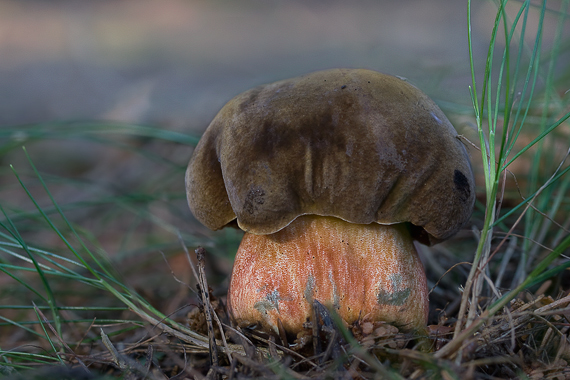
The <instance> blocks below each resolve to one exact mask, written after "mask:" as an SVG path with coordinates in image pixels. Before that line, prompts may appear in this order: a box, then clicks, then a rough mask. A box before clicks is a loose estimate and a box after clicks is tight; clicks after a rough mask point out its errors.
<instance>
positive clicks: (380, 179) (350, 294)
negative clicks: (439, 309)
mask: <svg viewBox="0 0 570 380" xmlns="http://www.w3.org/2000/svg"><path fill="white" fill-rule="evenodd" d="M186 191H187V196H188V203H189V206H190V209H191V211H192V212H193V214H194V215H195V217H196V218H197V219H198V220H199V221H200V222H202V223H203V224H204V225H205V226H207V227H209V228H210V229H212V230H218V229H221V228H223V227H225V226H227V225H232V224H233V225H235V224H236V222H237V226H239V228H241V229H242V230H244V231H245V234H244V237H243V240H242V242H241V244H240V247H239V249H238V252H237V254H236V258H235V262H234V267H233V271H232V276H231V281H230V288H229V292H228V307H229V310H230V312H231V314H232V315H233V317H234V318H235V321H236V322H237V324H238V325H239V326H241V327H251V326H257V328H259V329H261V330H263V331H265V332H268V333H272V334H279V331H280V329H284V330H285V332H287V333H289V334H296V333H298V332H300V331H301V330H303V324H304V322H306V321H307V320H308V319H309V318H310V316H311V310H312V309H311V308H312V302H313V301H314V300H318V301H320V302H321V303H323V304H325V305H327V306H328V307H329V308H333V309H334V310H335V311H336V312H337V313H338V315H340V317H341V318H342V319H343V320H344V321H345V322H346V323H348V324H350V323H354V322H355V321H357V320H360V321H386V322H389V323H393V324H395V325H396V326H398V327H400V328H401V329H403V330H404V331H418V330H425V326H426V323H427V316H428V292H427V285H426V276H425V272H424V269H423V266H422V263H421V261H420V259H419V257H418V254H417V252H416V249H415V247H414V243H413V240H414V239H415V240H417V241H419V242H421V243H424V244H427V245H432V244H435V243H437V242H440V241H442V240H445V239H447V238H449V237H450V236H452V235H453V234H455V233H456V232H457V231H458V230H459V229H460V228H461V226H462V225H463V224H464V223H466V222H467V220H468V219H469V217H470V215H471V212H472V210H473V204H474V200H475V191H474V179H473V173H472V170H471V165H470V162H469V157H468V155H467V152H466V150H465V147H464V146H463V144H462V143H461V141H460V140H459V139H458V136H457V132H456V131H455V129H454V128H453V126H452V125H451V123H450V122H449V120H448V119H447V118H446V116H445V115H444V114H443V112H442V111H441V110H440V109H439V107H438V106H437V105H436V104H435V103H434V102H433V101H432V100H430V99H429V98H428V97H427V96H426V95H425V94H424V93H422V92H421V91H420V90H418V89H417V88H416V87H414V86H412V85H411V84H409V83H408V82H406V81H405V80H402V79H400V78H397V77H394V76H390V75H385V74H381V73H378V72H375V71H371V70H364V69H333V70H325V71H319V72H314V73H311V74H308V75H305V76H301V77H298V78H293V79H287V80H283V81H279V82H275V83H271V84H267V85H263V86H259V87H255V88H253V89H251V90H249V91H246V92H244V93H242V94H240V95H238V96H236V97H235V98H233V99H232V100H230V101H229V102H228V103H227V104H226V105H225V106H224V107H223V108H222V109H221V110H220V112H219V113H218V114H217V116H216V117H215V118H214V120H213V121H212V122H211V124H210V125H209V127H208V128H207V130H206V132H205V133H204V135H203V137H202V139H201V140H200V142H199V143H198V145H197V147H196V149H195V151H194V153H193V156H192V158H191V160H190V163H189V165H188V170H187V173H186Z"/></svg>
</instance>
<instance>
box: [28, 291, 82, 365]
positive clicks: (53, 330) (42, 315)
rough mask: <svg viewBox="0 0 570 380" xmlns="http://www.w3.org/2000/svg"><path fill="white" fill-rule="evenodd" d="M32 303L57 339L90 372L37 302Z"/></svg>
mask: <svg viewBox="0 0 570 380" xmlns="http://www.w3.org/2000/svg"><path fill="white" fill-rule="evenodd" d="M32 304H33V305H34V309H35V311H36V313H38V315H39V316H40V318H41V319H42V320H43V321H44V323H45V324H46V325H47V326H48V327H49V328H50V330H51V331H52V333H53V334H54V335H55V336H56V337H57V339H58V340H59V341H60V343H61V345H62V346H63V347H64V348H65V349H66V350H68V351H69V352H71V355H72V356H73V357H74V358H75V359H77V361H78V363H79V364H80V365H81V367H82V368H83V369H84V370H85V372H87V373H90V372H89V370H88V369H87V367H86V366H85V364H84V363H83V362H82V361H81V359H79V357H78V355H77V354H76V353H75V352H73V350H72V349H71V347H69V346H68V345H67V343H65V341H64V340H63V338H62V337H61V336H59V335H58V333H57V331H56V329H55V328H54V327H53V326H52V324H51V323H49V320H48V319H47V318H46V316H45V314H44V313H42V311H41V310H40V309H39V308H38V307H37V306H36V304H35V303H34V302H32Z"/></svg>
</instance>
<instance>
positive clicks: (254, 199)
mask: <svg viewBox="0 0 570 380" xmlns="http://www.w3.org/2000/svg"><path fill="white" fill-rule="evenodd" d="M264 196H265V191H263V189H262V188H260V187H258V186H256V187H252V188H251V189H250V190H249V191H248V192H247V195H246V197H245V202H244V204H243V209H244V210H245V211H246V212H247V213H249V214H254V213H255V212H256V211H257V205H262V204H263V203H264V202H265V199H264Z"/></svg>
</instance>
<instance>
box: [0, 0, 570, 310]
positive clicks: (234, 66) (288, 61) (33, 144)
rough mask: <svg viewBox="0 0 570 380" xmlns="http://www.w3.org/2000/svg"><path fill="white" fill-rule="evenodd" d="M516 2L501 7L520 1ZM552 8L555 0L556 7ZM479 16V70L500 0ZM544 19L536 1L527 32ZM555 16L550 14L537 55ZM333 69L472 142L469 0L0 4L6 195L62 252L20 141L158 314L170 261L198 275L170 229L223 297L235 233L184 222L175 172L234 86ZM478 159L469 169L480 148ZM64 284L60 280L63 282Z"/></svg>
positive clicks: (166, 302)
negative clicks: (421, 101)
mask: <svg viewBox="0 0 570 380" xmlns="http://www.w3.org/2000/svg"><path fill="white" fill-rule="evenodd" d="M509 4H511V3H509ZM512 4H513V5H512V7H511V6H509V9H508V10H509V13H508V14H509V16H510V17H514V15H516V11H518V7H519V5H520V4H519V3H518V2H512ZM559 7H560V2H559V1H549V2H548V8H549V9H552V10H557V9H559ZM472 12H473V25H472V26H473V36H474V40H473V49H474V61H475V66H476V67H477V68H478V72H477V75H478V76H480V75H481V74H482V73H483V70H484V64H485V59H486V54H487V49H488V39H489V36H490V35H491V30H492V27H493V23H494V17H495V14H496V5H495V3H494V2H492V1H482V0H481V1H479V0H478V1H473V6H472ZM537 16H538V11H537V10H536V9H532V10H531V12H530V16H529V22H528V25H527V28H528V31H527V33H528V35H529V36H530V38H534V31H536V28H537V24H538V23H537V20H538V17H537ZM557 19H558V15H557V14H556V12H554V11H549V12H547V15H546V21H545V24H544V28H545V29H544V43H543V47H544V48H545V49H547V48H548V44H549V41H551V40H552V36H553V35H554V33H555V30H556V25H557V23H556V20H557ZM566 27H568V23H566ZM567 29H568V28H567ZM498 43H499V46H502V45H501V44H502V42H501V41H498ZM528 43H529V44H530V46H532V43H533V42H532V40H529V42H528ZM566 57H568V54H567V49H566ZM566 62H568V61H566ZM561 65H562V66H564V65H563V64H561ZM566 66H567V65H566ZM333 67H354V68H356V67H361V68H369V69H374V70H378V71H381V72H385V73H389V74H395V75H399V76H402V77H406V78H407V79H408V80H409V81H410V82H411V83H413V84H415V85H416V86H417V87H419V88H420V89H422V90H423V91H424V92H426V93H427V94H428V95H430V96H431V97H432V98H433V99H434V100H435V101H436V102H437V103H438V104H439V105H440V106H441V107H442V109H443V110H444V111H445V112H446V113H448V115H449V117H450V119H451V120H452V122H454V124H455V126H456V128H457V129H458V131H459V132H460V133H462V134H465V135H467V136H471V137H473V136H475V135H474V134H473V128H474V124H473V116H472V115H473V112H472V105H471V99H470V95H469V89H468V86H469V85H470V84H471V72H470V68H469V56H468V45H467V2H466V1H457V0H453V1H451V0H400V1H391V0H390V1H388V0H382V1H379V0H374V1H372V0H370V1H365V0H357V1H350V2H348V1H344V0H343V1H341V0H332V1H326V2H324V1H317V0H302V1H301V0H298V1H296V0H287V1H285V0H232V1H229V0H162V1H151V0H99V1H78V0H52V1H34V0H25V1H22V0H0V137H1V140H0V203H1V205H2V207H3V208H4V209H5V211H6V213H7V214H8V215H9V216H10V217H11V218H12V219H13V221H14V223H15V225H16V226H17V228H18V229H19V231H20V232H21V233H22V235H23V236H24V237H26V239H29V244H31V245H33V246H35V247H40V248H42V249H47V250H50V251H52V252H58V253H59V254H64V253H62V252H64V248H62V247H63V244H62V242H61V240H60V239H59V238H58V237H57V235H56V234H55V233H54V230H53V228H49V227H46V224H45V222H44V221H43V219H42V218H41V217H40V214H39V213H38V211H37V210H36V208H35V206H34V205H33V203H32V202H31V201H30V199H29V198H28V196H27V195H26V193H25V191H24V190H23V189H22V187H21V185H20V184H19V183H18V180H17V178H16V177H15V176H14V173H13V172H12V170H11V169H10V166H9V165H11V164H12V165H13V166H14V168H15V170H16V171H17V173H18V175H19V176H20V178H21V179H22V181H23V182H24V184H25V185H26V186H27V187H28V189H29V190H30V192H31V194H32V195H33V196H34V197H36V198H37V201H38V203H39V205H40V207H42V208H43V209H44V210H45V211H46V212H47V213H48V215H51V216H53V218H54V221H55V223H56V226H60V227H61V228H62V231H64V234H67V233H69V232H68V231H67V230H66V229H65V225H64V223H63V221H62V220H61V218H59V217H58V216H57V215H56V212H55V209H54V207H53V205H52V203H51V201H50V199H49V197H47V196H46V193H45V191H44V190H43V188H42V184H41V182H40V181H39V180H38V177H37V175H36V174H34V172H33V171H32V169H31V166H30V164H29V162H28V161H27V158H26V155H25V154H24V152H23V151H22V149H21V146H23V145H25V146H26V149H27V152H28V154H29V156H30V158H31V161H32V162H33V163H34V164H35V165H36V167H37V168H38V170H39V172H40V173H41V175H42V178H43V180H44V181H45V183H46V185H47V186H48V188H49V189H50V191H51V192H52V194H53V196H54V198H55V200H56V202H57V203H58V204H59V205H60V206H61V207H62V209H63V210H64V212H65V214H66V216H67V217H68V218H69V220H70V221H71V222H72V223H73V224H74V225H75V226H76V227H77V228H78V229H79V231H80V233H81V236H82V238H83V239H84V241H85V242H86V245H87V247H88V248H89V249H92V250H93V251H94V252H98V253H99V254H101V255H102V256H104V257H107V259H108V260H109V261H110V263H111V265H112V266H113V267H114V268H115V269H116V270H117V271H118V272H120V273H121V274H122V275H123V276H125V277H126V278H127V281H128V283H129V284H131V285H132V286H134V287H135V288H136V289H137V290H139V291H140V292H141V293H143V294H145V295H146V296H148V298H149V299H150V300H152V302H155V303H156V304H157V306H158V307H161V308H163V310H164V312H170V311H173V310H176V309H177V308H178V307H179V305H180V304H183V303H184V302H188V301H187V297H188V291H187V289H186V287H185V286H184V285H181V284H179V283H178V282H177V281H176V280H175V279H174V278H173V277H172V276H171V275H170V272H171V270H172V271H173V272H174V273H175V275H176V276H177V278H178V279H180V280H183V281H185V282H191V281H193V280H192V279H191V276H190V274H189V273H190V271H189V270H188V266H187V263H186V262H185V260H186V259H185V257H184V256H183V255H182V254H181V252H182V249H181V244H180V241H179V240H178V236H179V235H180V236H181V237H182V240H183V241H184V242H185V243H186V245H187V246H188V248H189V249H190V250H193V249H194V248H195V247H196V246H197V245H204V246H206V248H208V249H209V252H210V253H211V254H212V255H214V256H213V257H215V258H214V259H211V260H210V264H209V271H210V273H209V275H210V278H211V279H212V283H213V284H215V287H216V289H218V290H217V291H218V293H219V294H223V292H224V291H225V286H227V274H228V273H229V271H230V269H231V263H232V255H233V254H234V252H235V249H236V247H237V244H238V242H239V239H240V234H239V232H236V231H232V230H224V231H219V232H216V233H211V232H210V231H207V230H206V229H205V228H204V227H202V226H201V225H199V224H198V223H197V222H195V221H194V219H193V218H192V216H191V214H190V212H189V210H188V208H187V206H186V202H185V195H184V169H185V165H186V164H187V162H188V159H189V158H190V155H191V153H192V147H193V144H195V142H196V141H197V139H198V138H199V136H200V135H201V133H202V132H203V131H204V130H205V128H206V127H207V125H208V123H209V121H210V120H211V119H212V118H213V117H214V115H215V114H216V113H217V111H218V110H219V109H220V108H221V107H222V106H223V105H224V104H225V103H226V102H227V101H228V100H229V99H230V98H232V97H233V96H234V95H236V94H238V93H240V92H242V91H245V90H247V89H249V88H251V87H253V86H256V85H259V84H262V83H267V82H272V81H276V80H280V79H285V78H288V77H293V76H297V75H301V74H304V73H307V72H310V71H314V70H321V69H326V68H333ZM566 71H567V70H566ZM474 141H476V138H475V140H474ZM471 153H472V156H473V165H474V167H475V169H476V170H478V169H477V168H478V167H479V166H480V156H479V153H478V152H477V151H475V150H472V151H471ZM478 185H479V186H482V185H483V184H482V183H479V184H478ZM66 231H67V232H66ZM462 234H463V235H461V234H460V235H459V236H460V237H461V236H463V237H466V236H467V237H469V239H470V244H471V245H470V246H469V247H468V248H467V249H466V250H465V254H466V255H467V257H470V255H472V252H473V249H472V248H473V247H474V244H475V243H474V242H475V240H474V239H473V238H472V235H471V233H470V231H468V229H467V231H465V232H462ZM72 244H75V245H77V246H79V244H78V242H77V241H76V240H73V241H72ZM424 248H425V247H424ZM424 248H422V250H423V249H424ZM425 249H427V248H425ZM441 249H442V250H444V249H445V248H441ZM162 254H164V257H166V259H167V261H168V262H169V263H170V267H169V266H168V265H167V264H166V262H165V260H164V259H163V255H162ZM7 260H8V259H7ZM446 265H447V264H442V266H441V267H440V268H437V267H435V269H434V268H429V270H434V271H436V272H437V270H442V271H444V270H445V269H446V268H445V267H446ZM436 269H437V270H436ZM461 270H462V269H457V271H461ZM464 274H465V273H463V272H462V273H460V275H464ZM440 275H442V273H435V272H434V273H433V274H432V277H431V278H433V279H437V278H439V276H440ZM216 284H217V285H216ZM433 284H434V282H433V281H432V283H431V285H433ZM2 285H3V287H2V288H0V297H2V298H0V302H3V303H5V304H6V303H16V301H14V299H17V297H19V295H20V294H23V292H24V290H22V289H21V286H19V285H18V284H16V283H13V282H11V280H10V279H7V278H4V279H3V280H0V286H2ZM74 286H75V285H74ZM58 292H60V293H59V294H61V295H65V294H67V293H66V292H69V287H66V285H65V283H63V284H61V285H60V286H59V289H58ZM456 293H457V294H459V293H458V292H456ZM82 301H83V300H82V299H80V297H75V298H74V297H73V296H72V295H69V297H68V298H66V299H65V302H66V303H69V304H73V303H81V302H82ZM91 302H95V303H96V302H97V301H91ZM100 302H106V301H104V300H102V301H100ZM109 302H110V301H109ZM446 302H447V300H442V304H445V303H446ZM14 318H23V316H21V315H20V316H14Z"/></svg>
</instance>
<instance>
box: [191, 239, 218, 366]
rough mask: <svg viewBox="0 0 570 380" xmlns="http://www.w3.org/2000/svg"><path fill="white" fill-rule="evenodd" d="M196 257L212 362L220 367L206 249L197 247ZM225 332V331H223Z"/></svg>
mask: <svg viewBox="0 0 570 380" xmlns="http://www.w3.org/2000/svg"><path fill="white" fill-rule="evenodd" d="M195 252H196V257H197V258H198V272H199V275H200V277H199V281H200V294H201V296H202V304H203V305H204V314H206V325H207V326H208V339H209V346H210V364H211V365H212V367H218V366H219V362H218V346H217V345H216V336H215V333H214V325H213V324H212V310H211V309H210V306H211V305H210V294H209V293H210V292H209V291H208V281H207V280H206V271H205V270H204V267H205V263H204V255H205V254H206V250H205V249H204V248H202V247H198V248H196V251H195ZM222 334H223V332H222Z"/></svg>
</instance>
